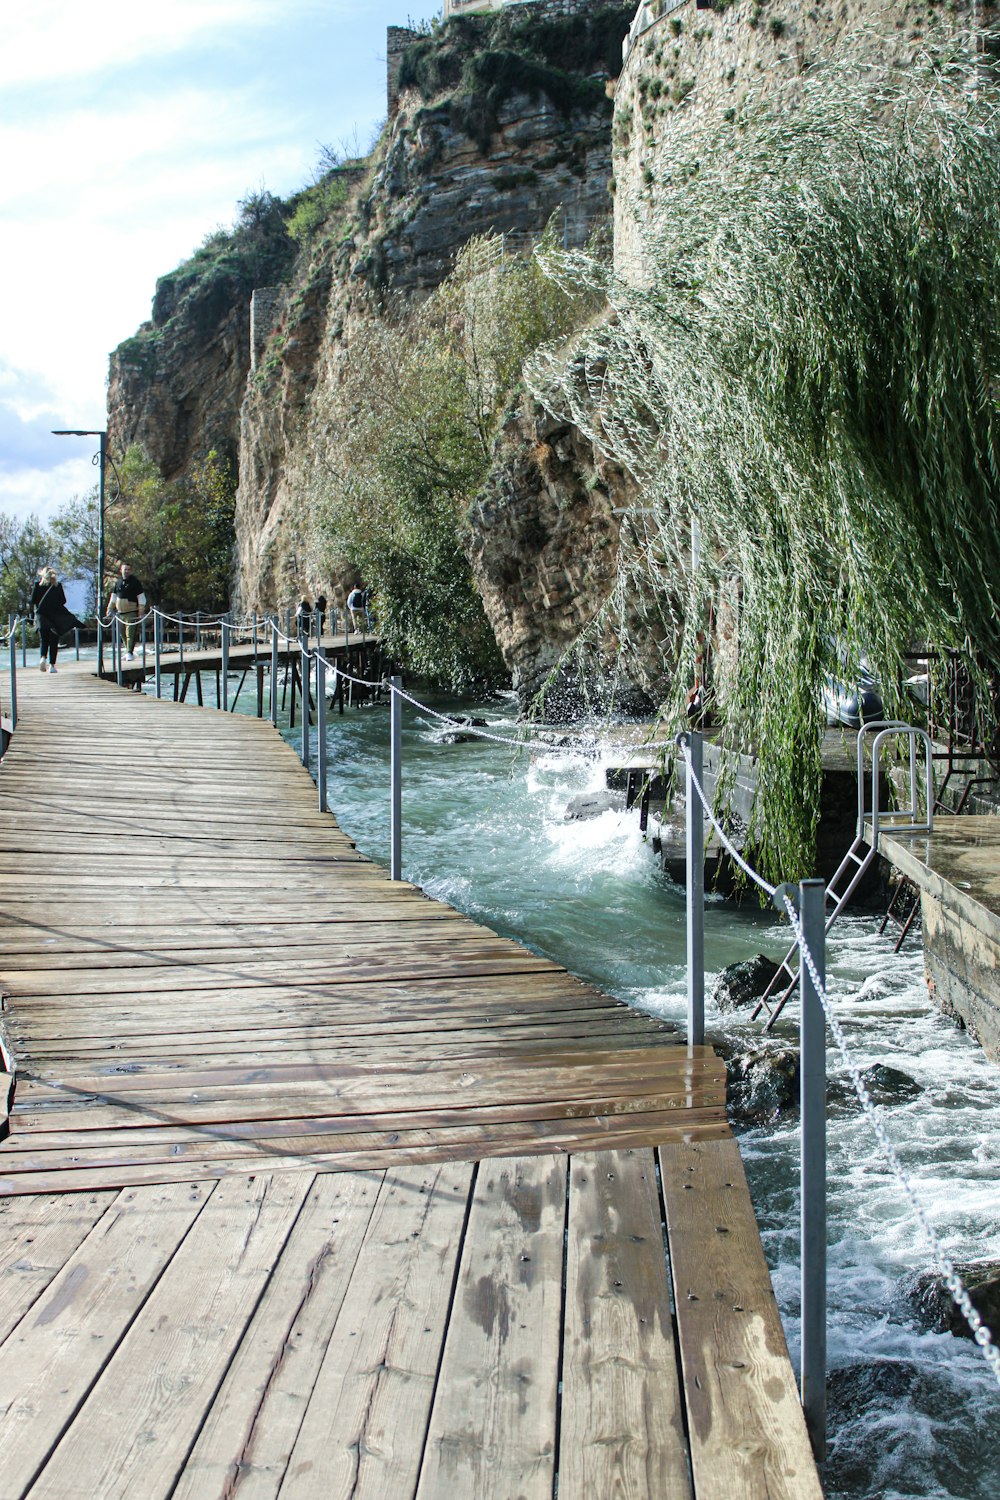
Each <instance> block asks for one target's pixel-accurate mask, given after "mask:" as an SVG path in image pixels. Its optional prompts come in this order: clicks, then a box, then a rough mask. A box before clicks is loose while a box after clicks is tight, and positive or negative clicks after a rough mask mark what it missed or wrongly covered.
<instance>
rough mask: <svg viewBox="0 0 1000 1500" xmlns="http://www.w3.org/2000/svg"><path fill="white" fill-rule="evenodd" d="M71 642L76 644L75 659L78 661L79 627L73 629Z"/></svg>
mask: <svg viewBox="0 0 1000 1500" xmlns="http://www.w3.org/2000/svg"><path fill="white" fill-rule="evenodd" d="M73 644H74V645H75V646H76V659H77V661H79V660H80V631H79V628H77V629H76V630H74V631H73Z"/></svg>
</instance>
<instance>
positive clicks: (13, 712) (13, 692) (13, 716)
mask: <svg viewBox="0 0 1000 1500" xmlns="http://www.w3.org/2000/svg"><path fill="white" fill-rule="evenodd" d="M10 727H11V729H16V728H17V632H16V631H14V630H12V631H11V633H10Z"/></svg>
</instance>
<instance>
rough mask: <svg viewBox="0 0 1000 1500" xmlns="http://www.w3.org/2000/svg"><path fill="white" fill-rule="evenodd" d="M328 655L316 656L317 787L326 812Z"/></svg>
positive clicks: (320, 805) (320, 801)
mask: <svg viewBox="0 0 1000 1500" xmlns="http://www.w3.org/2000/svg"><path fill="white" fill-rule="evenodd" d="M326 759H327V748H326V657H325V656H323V654H322V653H321V652H320V653H318V654H317V656H316V787H317V790H318V791H319V810H320V812H326Z"/></svg>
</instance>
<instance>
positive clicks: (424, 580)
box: [313, 237, 594, 690]
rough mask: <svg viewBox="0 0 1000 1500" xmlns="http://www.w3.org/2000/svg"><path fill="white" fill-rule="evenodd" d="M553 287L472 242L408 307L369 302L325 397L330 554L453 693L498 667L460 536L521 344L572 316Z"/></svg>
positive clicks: (403, 653)
mask: <svg viewBox="0 0 1000 1500" xmlns="http://www.w3.org/2000/svg"><path fill="white" fill-rule="evenodd" d="M593 306H594V299H593V297H592V295H591V294H589V293H584V294H582V295H575V294H569V293H566V292H563V291H562V290H560V288H559V287H557V286H556V284H555V283H554V282H553V281H551V280H550V279H548V278H547V277H545V276H543V275H542V274H541V272H540V271H539V269H538V266H537V264H536V263H535V261H534V260H532V259H527V260H526V259H524V258H523V257H519V256H505V254H504V252H503V246H502V243H501V241H500V239H499V238H496V237H490V238H486V239H481V240H473V241H471V242H470V243H469V244H468V245H467V246H466V247H465V249H464V250H463V251H462V252H461V254H460V256H459V258H458V262H457V265H456V268H455V271H454V272H453V274H452V275H451V276H450V277H448V278H447V280H446V281H445V282H444V283H443V284H442V285H441V287H440V288H439V289H438V290H437V291H436V292H435V293H434V294H433V295H432V296H431V297H430V298H428V299H427V301H426V302H424V303H423V304H422V305H421V306H419V307H417V308H408V309H405V310H402V311H400V310H397V311H395V312H388V313H386V312H381V311H379V310H378V309H377V308H375V307H374V306H372V307H371V308H370V309H369V310H368V312H367V313H366V314H365V315H364V316H363V318H362V319H361V320H360V325H359V326H358V327H357V328H356V329H355V331H354V332H353V334H352V340H351V360H350V365H349V367H348V372H347V376H346V385H345V387H344V388H337V389H336V390H330V391H328V392H327V393H325V398H324V399H323V400H321V401H320V403H319V406H320V422H321V424H325V430H326V433H327V438H326V447H325V449H324V451H323V453H322V458H321V462H320V464H319V465H318V466H317V469H316V470H315V472H314V476H313V483H314V484H315V485H316V487H317V489H318V490H319V493H320V496H321V500H320V510H321V514H322V516H323V518H324V522H325V528H326V535H327V539H328V545H329V548H330V552H331V556H332V557H333V558H336V559H346V560H347V561H348V563H349V564H350V565H352V566H353V567H354V568H355V570H356V571H357V573H358V574H359V576H361V577H363V578H364V580H365V582H366V583H367V584H369V585H371V586H372V588H373V589H374V593H375V599H376V602H377V605H378V614H379V623H380V632H381V634H382V637H383V639H384V641H385V643H386V645H387V647H388V649H389V651H390V653H391V654H394V655H395V656H397V658H398V659H400V660H403V661H406V662H407V663H408V664H409V666H410V667H411V668H412V669H413V670H415V671H417V672H419V673H420V674H421V675H423V676H426V677H429V678H431V679H432V680H436V681H438V682H440V683H441V684H442V685H447V686H449V687H452V688H454V689H456V690H460V689H466V688H469V687H471V686H473V685H483V684H485V683H490V682H496V681H499V680H500V679H501V677H502V676H503V675H504V673H503V668H502V665H501V661H500V658H499V653H498V650H497V646H496V641H495V638H494V635H493V631H492V629H491V627H490V625H489V623H488V621H487V619H486V616H485V613H484V611H483V606H482V601H481V599H480V598H479V595H478V593H477V592H476V589H475V586H474V584H473V580H472V575H471V572H470V568H469V564H468V561H467V559H466V556H465V552H464V549H463V545H462V534H463V529H464V525H465V520H466V516H467V513H468V508H469V505H470V502H471V500H472V499H473V497H474V495H475V494H476V492H477V490H478V489H479V487H480V485H481V484H482V482H483V479H484V478H485V475H486V473H487V471H488V469H489V464H490V459H491V455H492V450H493V441H494V438H495V436H496V432H497V429H498V426H499V423H500V420H501V418H502V416H503V413H504V411H505V410H506V408H507V406H508V404H509V402H510V399H511V396H512V394H513V392H514V391H515V389H516V388H517V386H518V384H519V382H520V379H521V373H522V369H523V365H524V360H525V358H526V357H527V355H528V354H529V353H530V352H531V351H532V350H533V349H536V348H537V347H538V345H539V344H541V343H543V342H544V341H546V340H548V339H552V338H555V337H558V336H560V335H564V334H565V333H567V332H568V331H569V330H570V329H572V328H574V327H578V326H579V324H580V322H581V321H582V320H583V318H585V317H586V316H587V314H588V312H589V311H590V310H592V308H593Z"/></svg>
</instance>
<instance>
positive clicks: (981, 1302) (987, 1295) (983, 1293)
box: [907, 1260, 1000, 1340]
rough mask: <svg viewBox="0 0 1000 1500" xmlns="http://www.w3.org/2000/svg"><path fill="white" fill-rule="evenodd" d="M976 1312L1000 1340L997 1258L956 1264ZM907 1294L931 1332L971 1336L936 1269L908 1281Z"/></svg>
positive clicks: (961, 1336)
mask: <svg viewBox="0 0 1000 1500" xmlns="http://www.w3.org/2000/svg"><path fill="white" fill-rule="evenodd" d="M955 1270H956V1271H957V1272H958V1274H959V1276H961V1278H962V1281H963V1282H964V1283H965V1289H966V1291H967V1292H968V1294H969V1299H970V1301H971V1302H972V1305H973V1307H974V1308H975V1309H976V1312H977V1313H978V1314H979V1316H980V1317H981V1318H982V1320H983V1322H984V1323H985V1324H986V1326H987V1328H988V1329H989V1330H990V1332H991V1333H992V1335H993V1337H994V1339H995V1340H1000V1261H995V1260H975V1261H967V1262H966V1263H965V1264H964V1265H956V1266H955ZM907 1295H908V1297H909V1299H910V1301H911V1302H912V1303H913V1305H914V1307H915V1308H916V1310H917V1313H918V1315H919V1317H920V1320H921V1322H922V1323H923V1324H924V1326H925V1327H926V1328H929V1329H930V1330H931V1331H932V1332H934V1333H953V1334H955V1335H956V1336H957V1337H960V1338H970V1339H971V1338H972V1330H971V1328H970V1327H969V1325H968V1323H967V1322H966V1321H965V1318H964V1317H963V1316H962V1314H961V1312H960V1311H959V1309H958V1307H957V1306H956V1304H955V1301H954V1299H953V1298H952V1295H951V1293H950V1292H949V1290H948V1288H947V1287H946V1286H945V1284H944V1281H943V1279H942V1278H941V1277H940V1276H939V1275H938V1273H937V1272H936V1271H924V1272H922V1273H921V1274H920V1275H919V1276H917V1277H916V1278H915V1280H914V1281H912V1282H911V1284H910V1285H909V1287H908V1288H907Z"/></svg>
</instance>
